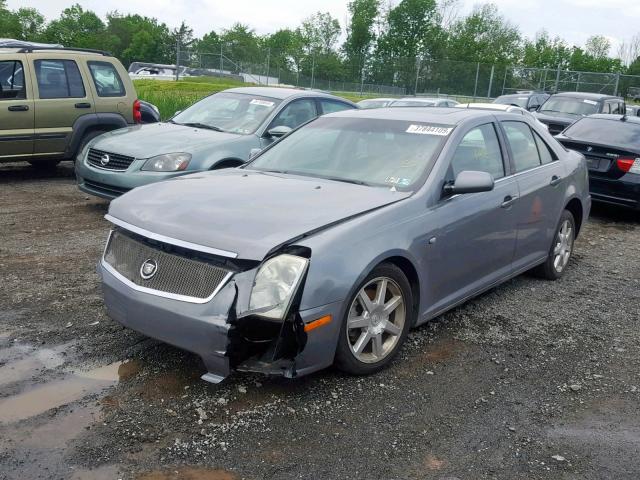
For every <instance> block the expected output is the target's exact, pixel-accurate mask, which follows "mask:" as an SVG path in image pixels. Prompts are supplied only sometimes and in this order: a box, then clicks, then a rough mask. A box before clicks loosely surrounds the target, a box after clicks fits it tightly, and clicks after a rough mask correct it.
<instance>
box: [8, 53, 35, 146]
mask: <svg viewBox="0 0 640 480" xmlns="http://www.w3.org/2000/svg"><path fill="white" fill-rule="evenodd" d="M3 57H5V58H6V60H5V59H3V60H2V61H0V158H9V157H30V156H31V154H33V134H34V109H33V92H32V90H31V85H30V84H28V83H25V78H28V75H25V65H26V61H25V55H23V54H16V55H15V56H14V55H3Z"/></svg>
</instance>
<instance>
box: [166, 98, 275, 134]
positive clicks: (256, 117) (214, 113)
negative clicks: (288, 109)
mask: <svg viewBox="0 0 640 480" xmlns="http://www.w3.org/2000/svg"><path fill="white" fill-rule="evenodd" d="M279 103H280V100H278V99H275V98H269V97H261V96H258V95H246V94H242V93H225V92H221V93H216V94H215V95H211V96H209V97H206V98H203V99H202V100H200V101H199V102H197V103H195V104H193V105H192V106H190V107H189V108H187V109H186V110H185V111H183V112H180V113H179V114H178V115H176V116H175V117H173V118H172V119H171V122H172V123H177V124H178V125H188V126H193V127H198V128H208V129H211V130H218V131H224V132H231V133H240V134H243V135H247V134H250V133H253V132H255V131H256V130H257V129H258V127H259V126H260V125H261V124H262V122H263V121H264V120H265V119H266V118H267V116H268V115H269V114H270V113H271V112H272V111H273V110H274V108H276V106H277V105H278V104H279Z"/></svg>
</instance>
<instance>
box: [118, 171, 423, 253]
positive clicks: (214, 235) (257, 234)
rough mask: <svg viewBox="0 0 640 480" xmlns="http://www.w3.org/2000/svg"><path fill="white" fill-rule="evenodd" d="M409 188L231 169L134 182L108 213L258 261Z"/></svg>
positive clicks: (393, 198)
mask: <svg viewBox="0 0 640 480" xmlns="http://www.w3.org/2000/svg"><path fill="white" fill-rule="evenodd" d="M410 195H411V192H399V191H395V190H393V189H389V188H383V187H379V188H378V187H367V186H362V185H354V184H349V183H344V182H336V181H331V180H324V179H318V178H312V177H302V176H294V175H284V174H275V173H267V172H258V171H251V170H246V169H229V170H220V171H216V172H203V173H196V174H192V175H186V176H183V177H176V178H175V179H172V180H169V181H166V182H161V183H154V184H150V185H146V186H143V187H139V188H136V189H134V190H132V191H131V192H129V193H126V194H125V195H123V196H121V197H119V198H117V199H115V200H113V201H112V202H111V205H110V207H109V215H110V217H114V218H115V220H116V221H117V220H120V221H121V222H126V223H128V224H130V225H133V226H134V227H137V228H138V229H143V230H146V231H149V232H152V233H153V234H156V235H163V236H166V237H170V238H173V239H177V240H181V241H183V242H190V243H194V244H197V245H202V246H205V247H208V248H211V249H220V250H225V251H229V252H234V253H237V255H238V257H239V258H244V259H251V260H261V259H263V258H264V257H265V255H266V254H267V253H268V252H269V251H271V250H272V249H274V248H275V247H278V246H280V245H282V244H284V243H286V242H287V241H289V240H292V239H294V238H296V237H299V236H301V235H304V234H308V233H311V232H313V231H316V230H318V229H322V228H323V227H327V226H329V225H331V224H334V223H337V222H340V221H343V220H345V219H348V218H350V217H353V216H356V215H358V214H362V213H364V212H367V211H370V210H374V209H377V208H380V207H382V206H385V205H388V204H390V203H394V202H396V201H399V200H402V199H404V198H407V197H408V196H410ZM112 221H113V220H112Z"/></svg>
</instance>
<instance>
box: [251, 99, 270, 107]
mask: <svg viewBox="0 0 640 480" xmlns="http://www.w3.org/2000/svg"><path fill="white" fill-rule="evenodd" d="M249 103H250V104H251V105H260V106H262V107H273V102H270V101H269V100H260V99H257V98H254V99H253V100H251V101H250V102H249Z"/></svg>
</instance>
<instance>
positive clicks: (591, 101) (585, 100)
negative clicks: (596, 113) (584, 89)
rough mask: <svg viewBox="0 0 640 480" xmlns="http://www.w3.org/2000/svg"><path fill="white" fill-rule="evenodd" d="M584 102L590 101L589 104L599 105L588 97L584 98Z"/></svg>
mask: <svg viewBox="0 0 640 480" xmlns="http://www.w3.org/2000/svg"><path fill="white" fill-rule="evenodd" d="M582 101H583V102H584V103H588V104H589V105H597V104H598V102H594V101H593V100H587V99H586V98H585V99H584V100H582Z"/></svg>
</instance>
